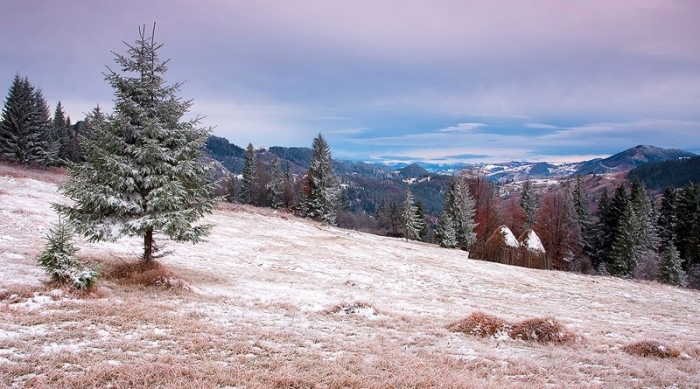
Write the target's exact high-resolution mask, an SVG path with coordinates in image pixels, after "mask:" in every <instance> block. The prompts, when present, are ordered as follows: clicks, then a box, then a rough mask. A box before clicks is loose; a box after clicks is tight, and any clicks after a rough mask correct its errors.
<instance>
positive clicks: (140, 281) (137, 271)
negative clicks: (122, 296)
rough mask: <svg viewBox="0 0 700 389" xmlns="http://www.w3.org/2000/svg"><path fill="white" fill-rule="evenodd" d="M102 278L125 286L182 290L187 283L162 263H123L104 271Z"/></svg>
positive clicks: (108, 267) (110, 266)
mask: <svg viewBox="0 0 700 389" xmlns="http://www.w3.org/2000/svg"><path fill="white" fill-rule="evenodd" d="M102 277H103V278H105V279H108V280H115V281H116V282H118V283H120V284H123V285H142V286H157V287H163V288H166V289H171V288H177V289H182V288H184V287H185V283H184V282H183V281H182V280H180V279H178V278H176V277H175V275H174V274H173V272H172V271H170V270H169V269H168V268H167V267H165V266H163V265H162V264H161V263H160V262H157V261H151V262H143V261H139V262H122V263H119V264H116V265H109V266H107V268H106V269H103V272H102Z"/></svg>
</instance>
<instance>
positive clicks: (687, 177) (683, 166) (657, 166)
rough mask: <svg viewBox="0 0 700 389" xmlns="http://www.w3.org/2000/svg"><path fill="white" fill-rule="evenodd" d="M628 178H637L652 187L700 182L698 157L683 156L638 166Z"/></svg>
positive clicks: (661, 187)
mask: <svg viewBox="0 0 700 389" xmlns="http://www.w3.org/2000/svg"><path fill="white" fill-rule="evenodd" d="M629 177H630V178H639V179H640V180H642V181H643V182H644V184H645V185H646V186H647V187H649V188H652V189H657V190H658V189H664V188H665V187H667V186H669V185H672V186H674V187H676V188H680V187H682V186H685V185H688V184H690V183H691V182H692V183H695V184H697V183H700V157H694V158H683V159H678V160H673V161H665V162H660V163H653V164H648V165H643V166H640V167H638V168H636V169H633V170H631V171H630V174H629Z"/></svg>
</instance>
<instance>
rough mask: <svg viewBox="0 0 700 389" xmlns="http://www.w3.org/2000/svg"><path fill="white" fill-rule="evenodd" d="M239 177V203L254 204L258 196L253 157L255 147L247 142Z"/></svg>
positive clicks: (255, 159) (255, 161)
mask: <svg viewBox="0 0 700 389" xmlns="http://www.w3.org/2000/svg"><path fill="white" fill-rule="evenodd" d="M242 176H243V177H242V179H241V192H240V196H241V203H243V204H256V203H257V197H258V162H257V158H255V147H253V144H252V143H248V147H246V149H245V157H244V159H243V174H242Z"/></svg>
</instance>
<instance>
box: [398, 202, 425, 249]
mask: <svg viewBox="0 0 700 389" xmlns="http://www.w3.org/2000/svg"><path fill="white" fill-rule="evenodd" d="M401 221H402V222H403V230H404V237H405V238H406V240H409V239H410V240H417V239H418V238H419V237H420V230H421V229H422V228H423V221H422V220H421V219H420V217H419V215H418V207H417V206H416V203H415V201H414V200H413V194H412V193H411V190H410V189H406V199H405V200H404V202H403V208H402V209H401Z"/></svg>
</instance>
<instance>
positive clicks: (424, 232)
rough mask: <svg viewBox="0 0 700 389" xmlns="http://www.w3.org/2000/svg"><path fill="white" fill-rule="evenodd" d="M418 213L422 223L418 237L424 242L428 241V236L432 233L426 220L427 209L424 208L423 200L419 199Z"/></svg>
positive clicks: (417, 202) (417, 204)
mask: <svg viewBox="0 0 700 389" xmlns="http://www.w3.org/2000/svg"><path fill="white" fill-rule="evenodd" d="M416 208H417V209H416V214H417V215H418V220H419V221H420V223H421V229H420V231H418V239H420V240H421V241H423V242H427V241H428V237H429V235H430V227H428V223H427V221H426V220H425V210H424V209H423V202H422V201H420V200H418V201H416Z"/></svg>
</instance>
